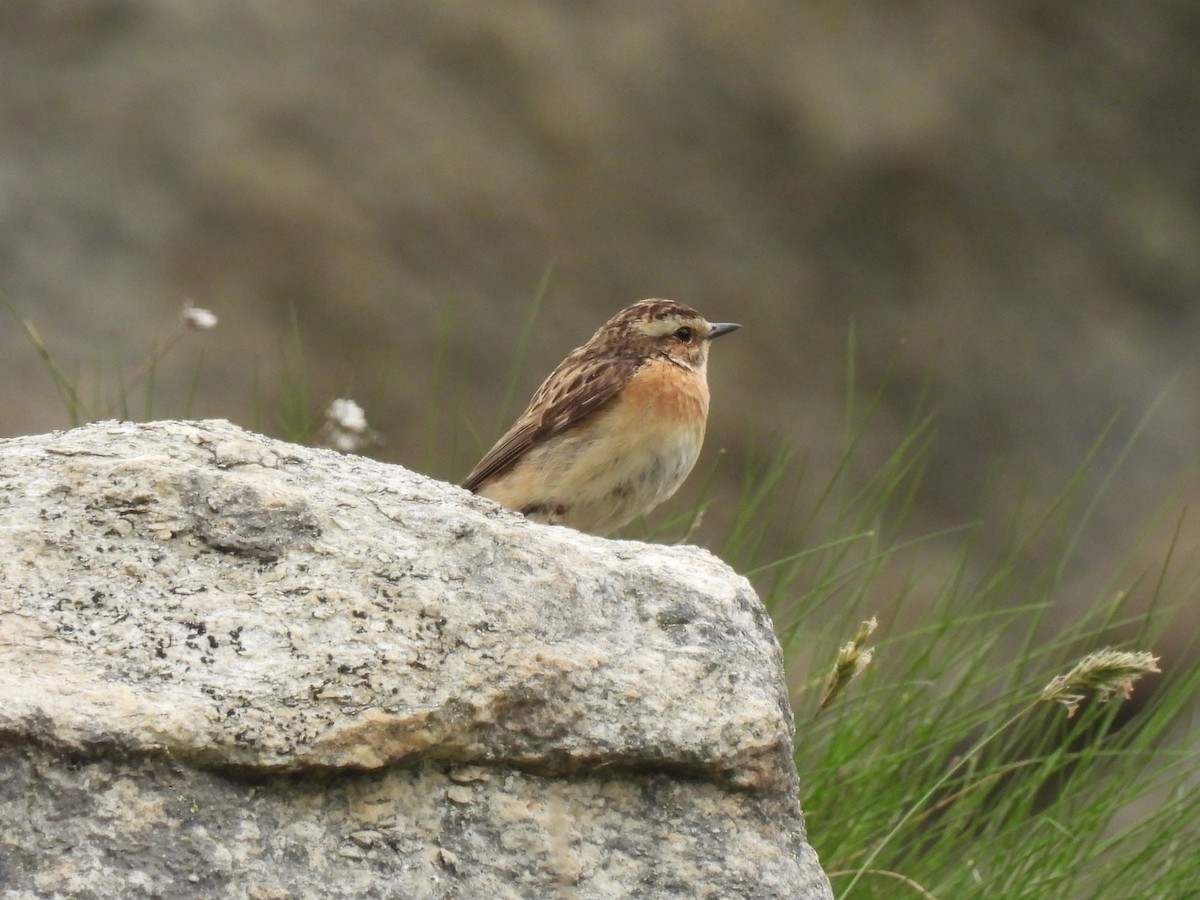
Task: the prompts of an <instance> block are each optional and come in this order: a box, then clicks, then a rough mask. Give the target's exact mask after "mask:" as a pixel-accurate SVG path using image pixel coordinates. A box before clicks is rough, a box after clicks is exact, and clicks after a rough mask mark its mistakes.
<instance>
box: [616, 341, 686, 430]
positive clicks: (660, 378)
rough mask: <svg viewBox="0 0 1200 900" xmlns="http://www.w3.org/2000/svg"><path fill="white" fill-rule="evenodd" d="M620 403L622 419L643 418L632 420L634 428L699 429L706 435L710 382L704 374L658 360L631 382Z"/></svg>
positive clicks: (620, 398)
mask: <svg viewBox="0 0 1200 900" xmlns="http://www.w3.org/2000/svg"><path fill="white" fill-rule="evenodd" d="M617 403H618V404H619V406H620V408H621V413H622V414H623V415H622V417H624V416H625V415H628V416H631V417H642V418H641V421H631V422H630V426H631V427H634V428H639V429H646V428H652V427H654V426H659V427H661V426H663V425H666V426H668V427H670V426H674V427H677V428H687V427H691V428H696V427H697V426H698V427H699V428H700V431H701V433H702V434H703V430H704V423H705V420H706V419H707V418H708V380H707V379H706V378H705V377H704V373H703V372H692V371H690V370H688V369H682V368H680V367H679V366H676V365H673V364H671V363H669V362H666V361H664V360H661V359H654V360H651V361H650V362H649V363H647V364H646V365H644V366H643V367H642V368H640V369H638V371H637V373H636V374H635V375H634V376H633V377H632V378H631V379H629V382H628V383H627V384H626V385H625V387H623V388H622V389H621V393H620V394H619V395H618V397H617Z"/></svg>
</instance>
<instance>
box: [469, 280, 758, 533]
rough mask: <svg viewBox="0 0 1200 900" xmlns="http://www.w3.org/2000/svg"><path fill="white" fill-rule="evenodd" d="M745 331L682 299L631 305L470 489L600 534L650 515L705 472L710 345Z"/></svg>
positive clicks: (577, 357)
mask: <svg viewBox="0 0 1200 900" xmlns="http://www.w3.org/2000/svg"><path fill="white" fill-rule="evenodd" d="M740 327H741V326H740V325H737V324H734V323H732V322H719V323H715V324H714V323H711V322H709V321H707V320H706V319H705V318H704V317H703V316H701V315H700V313H698V312H696V310H695V309H693V308H692V307H690V306H688V305H686V304H684V303H679V302H677V301H674V300H665V299H661V298H653V299H649V300H641V301H639V302H637V303H634V304H633V305H631V306H627V307H626V308H625V309H623V310H621V311H620V312H619V313H617V314H616V315H614V316H613V317H612V318H611V319H609V320H608V321H607V322H605V323H604V324H603V325H601V326H600V328H599V329H598V330H597V331H596V333H595V334H593V335H592V337H591V339H590V340H589V341H588V342H587V343H586V344H584V345H583V346H581V347H577V348H576V349H575V350H573V351H572V352H571V353H570V354H569V355H568V356H567V358H566V359H564V360H563V361H562V362H561V363H559V364H558V366H557V367H556V368H555V369H554V371H553V372H551V373H550V375H549V376H548V377H547V378H546V380H545V381H543V382H542V384H541V386H540V387H539V388H538V389H537V391H536V392H535V393H534V395H533V398H532V399H531V400H530V401H529V405H528V406H527V407H526V408H525V411H524V412H523V413H521V415H520V416H519V417H518V418H517V420H516V421H515V422H514V423H513V424H512V426H511V427H510V428H509V429H508V431H506V432H505V433H504V435H503V436H502V437H501V438H500V440H499V441H497V442H496V445H495V446H494V447H492V449H491V450H489V451H488V452H487V453H486V454H485V455H484V457H483V459H481V460H480V461H479V464H478V465H476V466H475V468H474V470H472V472H471V474H470V475H468V476H467V479H466V481H464V482H463V483H462V486H463V487H464V488H466V489H467V490H469V491H472V492H474V493H476V494H479V495H480V496H483V497H487V498H489V499H491V500H495V501H496V502H498V503H500V504H501V505H502V506H506V507H508V508H509V509H512V510H516V511H518V512H520V513H523V514H524V515H525V516H526V517H527V518H529V519H531V520H533V521H535V522H541V523H546V524H552V525H566V526H568V527H571V528H574V529H577V530H579V531H584V532H589V533H592V534H598V535H606V534H609V533H611V532H613V531H615V530H617V529H618V528H620V527H621V526H623V525H626V524H628V523H629V522H631V521H632V520H633V519H635V518H637V517H638V516H640V515H643V514H645V513H647V512H649V511H650V510H652V509H653V508H654V507H656V506H658V505H659V504H660V503H662V502H663V501H664V500H666V499H667V498H668V497H670V496H671V495H672V494H674V493H675V491H676V490H678V488H679V486H680V485H681V484H683V482H684V479H686V478H687V476H688V474H689V473H690V472H691V471H692V467H693V466H694V465H695V464H696V459H697V457H699V455H700V447H701V444H702V443H703V441H704V428H705V424H706V423H707V420H708V401H709V393H708V377H707V364H708V352H709V344H710V343H711V342H712V341H713V340H715V339H716V338H719V337H721V336H722V335H725V334H729V333H730V332H732V331H736V330H737V329H738V328H740Z"/></svg>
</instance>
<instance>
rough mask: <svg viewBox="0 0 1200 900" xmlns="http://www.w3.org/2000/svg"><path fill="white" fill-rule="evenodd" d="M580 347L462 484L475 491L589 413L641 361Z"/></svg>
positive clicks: (564, 362)
mask: <svg viewBox="0 0 1200 900" xmlns="http://www.w3.org/2000/svg"><path fill="white" fill-rule="evenodd" d="M584 349H585V348H580V350H577V351H576V352H575V353H572V354H571V355H570V356H568V357H567V358H566V359H564V360H563V361H562V362H561V363H559V365H558V368H557V369H555V370H554V371H553V372H551V373H550V376H549V377H548V378H547V379H546V380H545V381H543V382H542V386H541V387H539V388H538V389H537V392H536V393H535V394H534V395H533V399H532V400H530V401H529V406H528V407H526V409H525V412H523V413H522V414H521V416H520V418H518V419H517V421H516V422H514V423H513V425H512V427H511V428H509V429H508V431H507V432H506V433H505V434H504V437H502V438H500V440H499V441H497V442H496V446H494V447H493V448H492V449H491V450H489V451H488V452H487V455H486V456H484V458H483V459H481V460H480V461H479V465H477V466H476V467H475V469H474V471H472V472H471V474H470V475H469V476H467V480H466V481H464V482H463V485H462V486H463V487H465V488H466V489H467V490H469V491H476V490H478V489H479V488H480V487H481V486H482V485H483V484H484V483H485V482H486V481H489V480H490V479H492V478H494V477H495V476H497V475H500V474H502V473H503V472H506V471H507V470H508V469H510V468H511V467H512V466H514V465H515V464H516V463H517V461H518V460H519V459H520V458H521V457H522V456H524V455H525V453H526V452H527V451H528V450H529V448H530V447H532V446H533V445H534V444H539V443H541V442H542V441H546V440H549V439H550V438H552V437H554V436H555V435H556V434H561V433H562V432H564V431H566V430H567V429H568V428H570V427H571V426H573V425H575V424H576V423H578V422H580V421H582V420H583V419H585V418H586V417H588V416H590V415H591V414H592V413H594V412H595V411H596V410H598V409H600V407H602V406H604V404H606V403H607V402H608V401H609V400H611V399H612V398H613V397H615V396H616V394H617V392H618V391H620V390H621V388H622V387H624V386H625V384H626V383H627V382H628V381H629V379H630V378H632V377H633V374H634V372H636V371H637V370H638V369H639V368H640V367H641V366H642V365H643V364H644V360H640V359H632V358H629V359H623V358H616V359H614V358H613V357H611V356H608V357H603V358H601V357H589V356H588V355H585V354H584V353H582V352H581V351H583V350H584Z"/></svg>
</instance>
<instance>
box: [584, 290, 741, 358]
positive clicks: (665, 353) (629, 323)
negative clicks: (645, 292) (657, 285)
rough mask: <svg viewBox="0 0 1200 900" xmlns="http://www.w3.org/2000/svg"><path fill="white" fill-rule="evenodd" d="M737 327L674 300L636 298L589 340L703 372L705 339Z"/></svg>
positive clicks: (717, 336) (590, 342) (734, 329)
mask: <svg viewBox="0 0 1200 900" xmlns="http://www.w3.org/2000/svg"><path fill="white" fill-rule="evenodd" d="M741 327H742V326H740V325H735V324H733V323H732V322H718V323H713V322H709V321H708V320H707V319H705V318H704V316H702V315H700V313H698V312H696V310H694V309H692V308H691V307H690V306H687V305H686V304H683V303H678V302H676V301H674V300H659V299H654V300H640V301H638V302H637V303H634V304H633V305H632V306H627V307H625V309H623V310H621V311H620V312H619V313H617V314H616V315H615V316H613V317H612V318H611V319H609V320H608V321H607V322H605V323H604V324H603V325H602V326H600V330H599V331H597V332H596V334H595V335H593V336H592V340H591V341H589V344H603V345H605V346H607V347H608V348H609V349H612V350H618V351H619V353H620V354H621V355H625V354H629V355H636V356H656V357H660V358H665V359H667V360H669V361H671V362H673V363H675V364H676V365H680V366H683V367H684V368H687V369H691V370H692V371H695V372H703V371H704V368H705V364H706V363H707V362H708V345H709V343H710V342H711V341H712V340H713V339H715V338H719V337H720V336H721V335H723V334H729V333H730V332H731V331H736V330H737V329H739V328H741Z"/></svg>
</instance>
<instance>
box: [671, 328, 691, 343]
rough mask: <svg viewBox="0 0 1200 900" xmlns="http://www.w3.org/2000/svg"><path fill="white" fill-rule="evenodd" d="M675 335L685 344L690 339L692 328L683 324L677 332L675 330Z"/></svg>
mask: <svg viewBox="0 0 1200 900" xmlns="http://www.w3.org/2000/svg"><path fill="white" fill-rule="evenodd" d="M675 337H677V338H679V340H681V341H683V342H684V343H685V344H686V343H687V342H688V341H690V340H691V339H692V329H690V328H688V327H687V326H686V325H685V326H684V327H683V328H680V329H679V330H678V331H677V332H675Z"/></svg>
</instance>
